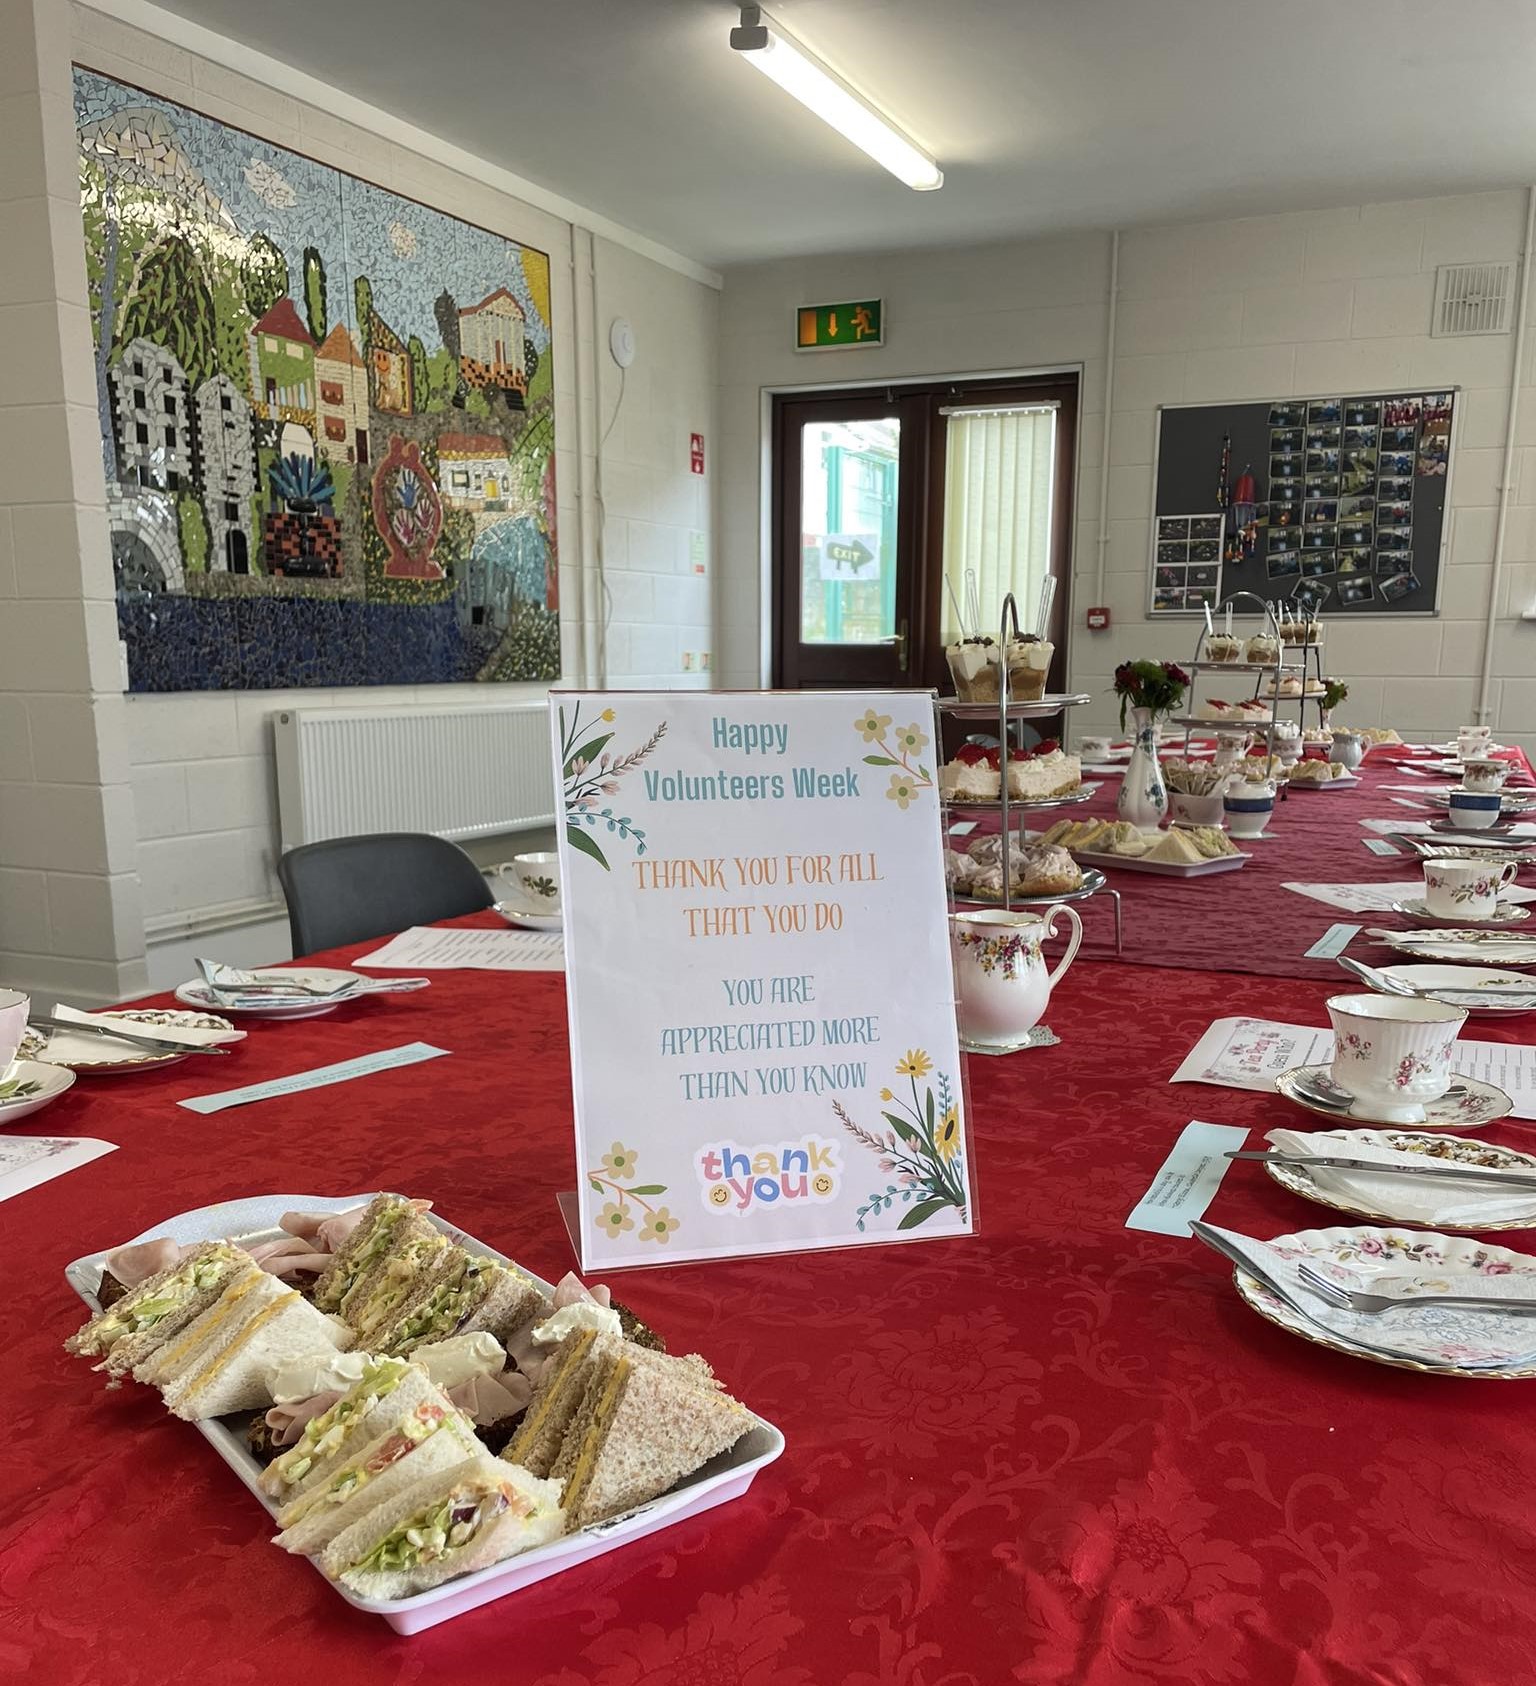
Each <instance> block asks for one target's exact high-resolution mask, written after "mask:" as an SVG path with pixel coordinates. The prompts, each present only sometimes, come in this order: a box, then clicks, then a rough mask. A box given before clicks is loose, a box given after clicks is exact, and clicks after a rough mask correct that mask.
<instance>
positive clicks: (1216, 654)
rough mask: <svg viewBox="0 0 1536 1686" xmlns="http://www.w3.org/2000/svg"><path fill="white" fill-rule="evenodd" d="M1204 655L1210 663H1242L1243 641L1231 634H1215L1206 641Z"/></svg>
mask: <svg viewBox="0 0 1536 1686" xmlns="http://www.w3.org/2000/svg"><path fill="white" fill-rule="evenodd" d="M1203 654H1204V656H1205V659H1206V660H1207V661H1209V662H1240V661H1241V660H1242V659H1243V641H1242V639H1241V638H1238V637H1236V636H1234V635H1233V634H1232V633H1230V632H1213V633H1212V634H1211V635H1210V637H1209V638H1207V639H1206V641H1205V649H1204V652H1203Z"/></svg>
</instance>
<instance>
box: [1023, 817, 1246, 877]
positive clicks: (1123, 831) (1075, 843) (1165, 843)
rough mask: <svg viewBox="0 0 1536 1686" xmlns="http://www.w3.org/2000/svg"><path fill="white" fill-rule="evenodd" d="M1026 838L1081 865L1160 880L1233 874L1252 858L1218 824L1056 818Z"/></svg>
mask: <svg viewBox="0 0 1536 1686" xmlns="http://www.w3.org/2000/svg"><path fill="white" fill-rule="evenodd" d="M1029 841H1030V842H1033V843H1037V844H1043V845H1045V846H1046V847H1048V848H1057V849H1065V850H1066V851H1067V853H1068V854H1070V855H1071V856H1072V858H1073V859H1074V860H1076V861H1077V862H1078V864H1079V865H1080V866H1092V867H1100V868H1103V867H1117V868H1119V869H1121V870H1122V871H1126V872H1150V873H1154V874H1158V875H1161V876H1162V877H1164V878H1204V877H1207V876H1208V875H1210V874H1212V873H1218V872H1236V871H1237V869H1238V868H1239V867H1242V866H1246V865H1247V864H1248V862H1249V861H1250V860H1251V859H1252V857H1251V856H1250V855H1245V854H1243V853H1242V851H1241V850H1240V849H1238V848H1237V847H1236V845H1234V843H1233V842H1232V839H1231V838H1230V837H1228V836H1227V834H1226V832H1224V831H1223V830H1222V829H1221V827H1220V826H1218V825H1171V826H1169V827H1168V829H1167V830H1166V831H1142V830H1141V829H1140V828H1139V827H1137V826H1134V825H1132V824H1131V823H1130V821H1129V820H1058V821H1057V822H1056V824H1055V825H1053V826H1052V827H1051V828H1050V830H1049V831H1046V832H1044V833H1042V834H1041V835H1040V836H1039V837H1038V838H1035V837H1032V838H1030V839H1029Z"/></svg>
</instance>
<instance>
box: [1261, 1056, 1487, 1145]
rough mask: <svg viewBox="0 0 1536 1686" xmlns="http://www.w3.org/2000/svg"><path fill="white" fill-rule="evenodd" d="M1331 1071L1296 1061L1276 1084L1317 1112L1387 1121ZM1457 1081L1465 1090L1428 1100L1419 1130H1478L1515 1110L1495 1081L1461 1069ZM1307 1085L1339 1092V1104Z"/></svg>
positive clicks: (1368, 1121) (1364, 1120) (1290, 1097)
mask: <svg viewBox="0 0 1536 1686" xmlns="http://www.w3.org/2000/svg"><path fill="white" fill-rule="evenodd" d="M1330 1071H1331V1067H1330V1066H1329V1065H1327V1064H1323V1065H1293V1066H1292V1067H1291V1069H1290V1070H1289V1071H1282V1072H1281V1073H1280V1075H1279V1076H1278V1077H1277V1078H1276V1079H1275V1088H1276V1090H1278V1092H1279V1093H1280V1094H1282V1095H1284V1096H1285V1098H1286V1099H1287V1100H1288V1101H1291V1102H1293V1103H1294V1104H1295V1105H1296V1106H1299V1107H1303V1108H1305V1110H1306V1111H1308V1112H1315V1113H1316V1114H1317V1115H1318V1117H1319V1118H1332V1119H1335V1120H1337V1121H1342V1120H1344V1119H1354V1120H1356V1121H1358V1122H1359V1123H1362V1124H1380V1123H1382V1122H1384V1121H1383V1120H1382V1119H1379V1118H1372V1116H1371V1113H1370V1109H1369V1108H1368V1107H1367V1106H1366V1105H1365V1104H1364V1103H1363V1102H1361V1101H1357V1100H1355V1099H1354V1098H1353V1096H1351V1095H1350V1093H1349V1091H1348V1090H1346V1089H1341V1088H1340V1087H1339V1085H1338V1084H1337V1083H1335V1082H1334V1081H1333V1078H1332V1077H1331V1076H1330ZM1455 1082H1457V1083H1459V1084H1460V1085H1461V1086H1462V1088H1463V1090H1464V1093H1462V1094H1459V1095H1442V1096H1441V1097H1440V1099H1439V1100H1437V1101H1428V1102H1426V1103H1425V1106H1424V1117H1423V1119H1422V1121H1421V1122H1420V1123H1417V1124H1415V1125H1413V1126H1412V1127H1413V1128H1414V1129H1415V1130H1449V1129H1461V1130H1476V1129H1479V1128H1481V1126H1482V1125H1484V1124H1492V1123H1493V1121H1494V1120H1495V1119H1496V1118H1503V1117H1505V1116H1506V1115H1507V1114H1509V1113H1511V1112H1513V1111H1514V1110H1515V1103H1514V1102H1513V1101H1512V1100H1511V1099H1510V1098H1509V1096H1508V1095H1506V1094H1505V1093H1504V1091H1503V1090H1502V1089H1496V1088H1494V1086H1493V1084H1491V1083H1483V1082H1480V1081H1479V1080H1478V1079H1477V1078H1475V1077H1463V1076H1462V1075H1461V1074H1460V1073H1459V1072H1458V1073H1457V1074H1456V1077H1455ZM1303 1085H1307V1086H1308V1087H1310V1088H1311V1089H1317V1090H1321V1091H1322V1092H1323V1093H1325V1094H1326V1093H1328V1092H1329V1091H1332V1092H1333V1093H1335V1094H1337V1095H1338V1096H1339V1104H1338V1105H1337V1106H1325V1105H1324V1104H1323V1102H1322V1101H1320V1100H1318V1099H1316V1098H1315V1096H1314V1095H1312V1094H1311V1093H1309V1092H1308V1087H1303Z"/></svg>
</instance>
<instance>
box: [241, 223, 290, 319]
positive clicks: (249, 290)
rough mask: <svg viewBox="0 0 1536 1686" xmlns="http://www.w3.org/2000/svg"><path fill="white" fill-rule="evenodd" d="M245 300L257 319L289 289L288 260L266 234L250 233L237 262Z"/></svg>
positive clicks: (284, 295)
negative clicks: (242, 260) (241, 259)
mask: <svg viewBox="0 0 1536 1686" xmlns="http://www.w3.org/2000/svg"><path fill="white" fill-rule="evenodd" d="M240 281H241V284H242V286H244V288H245V302H246V306H247V308H248V309H249V310H250V313H251V315H252V316H254V317H255V318H256V320H257V321H258V322H259V321H260V320H261V319H262V317H263V316H265V315H266V314H267V312H268V311H269V310H270V309H271V308H272V306H273V305H275V304H276V303H277V301H278V300H279V299H280V298H284V297H286V295H287V292H288V260H287V258H285V257H284V256H283V254H282V253H281V252H280V251H279V250H278V248H277V247H276V245H274V244H273V242H272V241H271V240H269V239H268V238H267V236H266V235H265V234H253V235H252V236H251V243H250V245H249V246H247V247H246V251H245V261H244V262H243V263H242V264H241V265H240Z"/></svg>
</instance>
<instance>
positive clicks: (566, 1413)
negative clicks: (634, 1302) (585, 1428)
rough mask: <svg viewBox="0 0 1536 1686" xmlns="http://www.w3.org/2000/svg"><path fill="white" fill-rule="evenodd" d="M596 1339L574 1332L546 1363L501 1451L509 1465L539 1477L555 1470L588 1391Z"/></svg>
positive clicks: (589, 1331)
mask: <svg viewBox="0 0 1536 1686" xmlns="http://www.w3.org/2000/svg"><path fill="white" fill-rule="evenodd" d="M596 1339H597V1334H596V1332H595V1331H594V1330H592V1329H573V1330H572V1331H571V1333H570V1334H569V1335H567V1336H566V1337H565V1339H564V1340H563V1341H561V1343H560V1344H559V1346H557V1347H556V1348H555V1350H554V1352H553V1353H552V1354H551V1356H550V1357H549V1358H548V1360H546V1362H545V1365H544V1368H543V1370H542V1371H541V1372H540V1374H539V1379H538V1381H537V1382H535V1383H534V1388H533V1398H532V1399H531V1400H529V1402H528V1409H527V1410H526V1411H525V1412H524V1413H523V1420H522V1423H521V1424H520V1425H519V1427H518V1430H517V1433H516V1434H514V1435H513V1436H512V1438H511V1440H509V1441H508V1442H507V1444H506V1447H505V1448H504V1452H503V1455H504V1456H505V1458H506V1460H507V1462H508V1463H513V1464H521V1465H522V1466H523V1468H524V1469H527V1470H531V1471H532V1473H533V1474H534V1475H538V1476H545V1475H548V1474H549V1472H550V1470H551V1469H552V1468H553V1467H554V1462H555V1459H556V1458H558V1457H559V1456H560V1447H561V1444H562V1442H563V1441H564V1439H565V1431H566V1429H567V1428H568V1427H569V1425H570V1422H571V1419H572V1418H573V1417H574V1416H575V1415H576V1413H577V1411H578V1410H579V1409H580V1407H581V1401H582V1398H583V1396H584V1395H585V1393H586V1391H587V1380H588V1377H587V1375H586V1370H587V1366H588V1364H589V1361H590V1359H591V1357H592V1345H593V1342H594V1341H595V1340H596Z"/></svg>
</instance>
